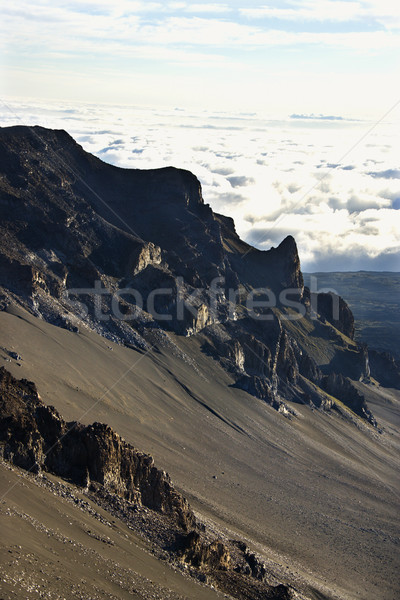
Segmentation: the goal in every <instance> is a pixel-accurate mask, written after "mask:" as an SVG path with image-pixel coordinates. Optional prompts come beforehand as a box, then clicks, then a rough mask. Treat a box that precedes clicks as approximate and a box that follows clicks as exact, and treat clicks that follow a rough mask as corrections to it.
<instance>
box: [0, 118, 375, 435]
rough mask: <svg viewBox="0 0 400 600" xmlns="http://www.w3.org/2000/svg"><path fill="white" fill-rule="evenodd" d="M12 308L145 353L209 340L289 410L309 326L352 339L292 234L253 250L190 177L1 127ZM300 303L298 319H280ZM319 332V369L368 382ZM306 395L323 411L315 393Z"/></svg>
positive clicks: (307, 368) (304, 370) (5, 283)
mask: <svg viewBox="0 0 400 600" xmlns="http://www.w3.org/2000/svg"><path fill="white" fill-rule="evenodd" d="M250 297H251V298H253V300H255V301H256V302H255V304H256V306H257V309H254V306H253V305H251V306H250V304H249V303H248V300H249V298H250ZM287 301H290V302H291V304H288V303H287ZM10 302H15V303H17V304H19V305H21V306H23V307H24V308H25V309H26V310H28V311H30V312H32V313H33V314H35V315H36V316H39V317H41V318H43V319H45V320H47V321H49V322H51V323H53V324H54V325H57V326H61V327H65V328H68V329H70V331H72V332H75V333H77V334H78V333H79V332H80V331H82V330H83V328H90V329H92V330H94V331H95V332H97V333H99V334H101V335H103V336H105V337H107V338H108V339H111V340H113V341H114V342H117V343H121V344H125V345H127V346H129V347H136V348H139V349H145V348H148V347H149V344H148V339H150V340H152V339H153V337H152V335H153V333H154V331H155V330H157V329H163V330H164V332H165V331H170V330H172V331H174V332H175V333H178V334H179V335H185V336H191V335H196V336H201V335H203V336H204V344H203V347H204V349H205V350H206V351H209V352H210V353H211V354H212V355H213V356H214V357H215V358H217V359H218V360H219V361H220V363H221V365H222V366H223V367H224V368H225V369H227V370H229V371H230V372H231V373H233V374H234V377H235V381H236V383H234V385H235V384H236V385H237V386H238V387H241V388H242V389H244V390H246V391H248V392H249V393H250V394H253V395H256V396H258V397H259V398H261V399H263V400H265V401H266V402H268V403H269V404H271V405H272V406H273V407H274V408H277V409H281V408H282V409H285V410H283V412H284V413H285V412H287V411H286V408H287V407H285V405H284V402H283V400H291V401H300V402H303V401H304V394H305V392H304V388H305V387H307V384H306V385H304V381H302V382H301V383H299V382H300V377H303V378H307V379H309V380H310V381H312V382H313V383H315V384H316V385H319V382H320V380H321V373H320V371H319V368H318V366H317V362H318V356H317V352H314V353H313V352H311V354H312V356H313V358H311V356H309V354H308V345H307V344H305V343H302V336H303V333H304V330H305V331H311V329H312V328H311V326H310V323H311V320H312V319H314V318H315V319H317V320H319V323H320V324H321V322H322V323H325V324H326V323H330V324H332V325H333V326H334V327H335V328H336V329H337V330H339V331H340V332H342V333H344V334H345V335H346V336H348V337H350V338H352V337H353V334H354V319H353V316H352V313H351V311H350V309H349V307H348V306H347V304H346V303H345V302H344V300H343V299H342V298H339V297H338V296H333V295H331V294H318V295H312V294H311V295H310V292H309V290H308V289H307V288H304V284H303V276H302V273H301V269H300V261H299V256H298V252H297V246H296V242H295V240H294V239H293V237H291V236H288V237H286V238H285V239H284V240H283V241H282V242H281V243H280V244H279V246H278V247H276V248H271V249H270V250H268V251H261V250H258V249H256V248H253V247H252V246H250V245H249V244H247V243H246V242H243V241H242V240H241V239H240V238H239V236H238V235H237V233H236V230H235V226H234V222H233V220H232V219H231V218H229V217H224V216H222V215H219V214H216V213H214V212H213V211H212V210H211V208H210V207H209V206H208V205H207V204H205V203H204V200H203V197H202V192H201V186H200V182H199V181H198V179H197V178H196V177H195V175H193V174H192V173H190V172H188V171H184V170H182V169H175V168H173V167H167V168H163V169H149V170H143V171H142V170H138V169H120V168H118V167H114V166H112V165H109V164H106V163H104V162H102V161H101V160H99V159H98V158H96V157H94V156H92V155H91V154H89V153H87V152H85V151H84V150H83V148H82V147H81V146H79V144H77V143H76V142H75V141H74V140H73V139H72V138H71V137H70V136H69V135H68V134H67V133H66V132H65V131H62V130H59V131H53V130H49V129H45V128H42V127H22V126H18V127H6V128H0V306H5V305H7V303H10ZM294 306H297V309H294V308H293V307H294ZM296 310H298V311H299V314H300V316H302V315H303V316H302V319H304V320H305V321H307V325H306V326H305V327H302V326H300V327H299V328H297V329H296V325H295V323H294V324H293V325H292V326H291V327H287V326H286V325H285V324H284V319H285V318H286V317H289V319H290V318H291V317H293V312H296ZM291 311H292V312H291ZM313 311H314V312H315V314H314V312H313ZM318 315H319V316H318ZM213 327H214V328H213ZM322 329H323V335H324V336H325V337H326V338H329V340H330V341H331V342H332V346H333V345H334V344H335V345H336V349H335V351H334V352H333V353H328V354H330V355H329V357H327V356H324V361H323V362H321V368H322V365H326V364H328V363H329V372H341V373H343V374H344V375H346V376H350V377H352V378H359V377H368V373H367V366H368V365H367V357H366V356H364V355H362V351H361V350H360V352H359V353H358V354H359V356H358V354H357V353H356V352H353V351H352V352H348V351H347V344H348V340H344V339H343V336H340V335H339V334H338V333H337V332H336V331H335V330H334V329H333V327H325V328H323V326H322ZM322 329H321V327H320V329H319V330H318V331H319V333H318V334H317V335H321V331H322ZM164 332H163V333H164ZM339 338H340V339H339ZM303 342H304V339H303ZM151 343H153V342H151ZM321 346H322V345H321ZM314 347H316V348H317V349H318V340H316V343H315V344H314ZM364 354H365V353H364ZM316 361H317V362H316ZM359 363H360V364H359ZM361 363H362V364H361ZM326 372H328V371H326ZM309 396H310V397H311V398H313V399H314V400H315V403H316V405H317V406H324V405H325V402H324V400H323V397H322V396H321V397H320V398H317V396H318V389H314V391H313V393H312V394H311V395H310V394H309ZM314 400H313V401H312V402H313V403H314ZM288 412H290V411H288ZM358 414H360V416H365V415H364V413H362V412H359V413H358ZM77 430H78V427H77ZM91 433H92V435H93V436H94V437H95V431H93V432H91Z"/></svg>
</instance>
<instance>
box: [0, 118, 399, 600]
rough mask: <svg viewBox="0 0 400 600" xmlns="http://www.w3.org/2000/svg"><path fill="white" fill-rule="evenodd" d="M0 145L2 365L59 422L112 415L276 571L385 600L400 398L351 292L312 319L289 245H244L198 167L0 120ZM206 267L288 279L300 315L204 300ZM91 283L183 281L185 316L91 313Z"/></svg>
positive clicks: (258, 284)
mask: <svg viewBox="0 0 400 600" xmlns="http://www.w3.org/2000/svg"><path fill="white" fill-rule="evenodd" d="M0 145H1V150H2V152H1V161H0V166H1V171H2V179H1V181H0V194H1V195H0V209H1V227H2V237H1V243H0V276H1V279H0V283H1V290H0V291H1V303H2V307H3V311H2V312H0V347H1V351H0V366H1V365H4V366H5V367H6V368H7V369H8V370H9V371H11V372H12V373H13V374H14V376H15V377H17V378H21V377H25V378H27V379H29V380H33V381H34V382H35V383H36V385H37V387H38V390H39V392H40V395H41V397H42V399H43V401H44V402H45V403H49V404H54V405H55V407H56V408H57V409H58V410H59V411H60V413H61V414H62V416H63V417H64V418H65V419H66V420H78V421H81V422H83V423H92V422H93V421H100V422H103V423H107V424H109V425H110V426H112V427H113V429H114V430H116V431H118V432H119V433H120V434H121V435H123V437H124V438H125V439H126V440H127V441H128V442H131V443H132V444H134V445H135V446H136V447H137V448H139V449H140V450H141V451H143V452H148V453H150V454H151V455H152V456H154V458H155V460H156V463H157V465H158V466H159V467H160V468H163V469H165V470H167V471H168V472H169V473H170V475H171V477H172V479H173V481H174V482H175V484H176V486H177V488H178V489H179V490H180V491H181V492H182V493H183V494H184V496H185V497H187V498H188V500H189V501H190V504H191V506H192V507H193V509H194V510H195V512H196V513H197V514H199V515H201V516H202V517H203V518H204V519H205V520H206V521H207V520H208V521H209V522H210V523H211V522H214V523H215V524H216V525H217V526H218V527H219V528H222V529H223V530H224V531H225V532H226V533H227V535H229V536H230V537H235V538H239V539H243V540H245V541H246V542H247V543H248V544H249V545H250V546H251V547H253V548H254V549H256V550H257V551H258V552H259V553H260V554H261V555H262V556H263V558H264V560H265V562H266V564H267V565H268V566H269V567H270V568H271V569H272V570H274V572H275V573H276V575H277V580H278V581H286V582H288V583H289V584H290V583H292V584H293V585H294V587H296V588H297V589H300V588H301V589H302V590H305V591H306V592H307V594H308V597H310V598H320V597H321V596H319V595H318V594H325V595H326V596H327V597H330V598H338V599H343V600H349V599H353V598H360V597H361V598H364V599H366V600H368V599H369V598H371V599H372V598H374V599H379V598H382V600H383V599H385V600H386V599H388V598H393V599H394V598H396V597H397V594H398V590H399V586H398V583H399V582H398V572H399V571H398V566H399V565H398V561H397V554H396V549H397V548H398V542H399V527H398V525H399V522H398V521H399V520H398V510H397V508H398V494H397V491H396V490H398V483H399V472H398V449H399V402H400V398H399V392H398V391H397V390H394V389H389V388H382V387H379V385H378V383H377V382H375V381H374V380H371V379H370V377H369V371H368V351H367V349H366V348H364V347H361V346H359V345H358V344H357V343H356V342H354V340H353V339H352V338H353V335H354V322H353V320H352V315H351V312H350V310H349V309H348V307H347V306H346V304H345V303H344V301H343V300H340V301H339V300H337V302H338V309H339V312H338V314H337V315H336V318H335V315H334V314H333V312H332V310H331V309H332V302H334V301H335V300H334V299H332V298H331V297H326V296H325V295H322V296H321V297H320V298H317V299H316V301H317V305H316V306H317V316H316V317H315V318H312V316H313V315H312V312H311V309H312V301H313V298H312V297H311V296H310V294H309V292H308V291H307V290H306V289H304V287H303V280H302V275H301V271H300V264H299V260H298V256H297V249H296V245H295V242H294V240H293V238H287V239H286V240H284V241H283V242H282V244H281V245H280V246H279V247H278V248H276V249H272V250H271V251H269V252H261V251H258V250H255V249H252V248H251V247H250V246H248V245H247V244H245V243H244V242H242V241H241V240H240V239H239V238H238V236H237V235H236V233H235V230H234V226H233V222H232V221H231V220H230V219H228V218H226V217H222V216H220V215H215V214H214V213H213V212H212V211H211V209H210V208H209V207H208V206H207V205H205V204H204V202H203V199H202V196H201V189H200V184H199V182H198V181H197V179H196V178H195V177H194V176H193V175H192V174H190V173H187V172H185V171H180V170H177V169H172V168H167V169H162V170H159V171H145V172H139V171H128V170H123V169H117V168H115V167H111V166H110V165H106V164H104V163H102V162H101V161H100V160H98V159H96V158H94V157H92V156H90V155H88V154H87V153H85V152H84V151H83V149H82V148H80V147H79V146H78V145H77V144H76V143H75V142H74V141H73V140H72V138H70V136H68V134H66V133H65V132H54V131H51V130H45V129H43V128H23V127H18V128H6V129H3V130H0ZM217 277H220V278H222V279H223V281H224V285H226V288H230V289H239V288H241V289H243V290H244V291H245V293H250V292H251V291H252V290H254V288H262V287H268V288H269V289H270V290H272V291H273V292H274V294H275V295H276V296H277V297H279V295H280V293H281V292H282V290H285V289H287V288H292V289H294V290H296V292H295V295H294V298H295V300H296V301H297V303H300V305H301V306H302V307H303V308H304V317H303V318H302V319H299V320H293V319H287V318H285V317H287V316H289V315H291V314H292V312H291V309H290V308H288V307H285V306H284V305H282V303H281V304H277V306H276V307H274V308H272V309H267V312H266V315H267V316H269V319H268V320H266V321H262V320H261V321H257V320H255V319H253V318H252V317H251V315H250V314H249V312H248V308H247V306H246V305H245V303H243V302H241V301H239V302H238V303H237V304H236V306H235V307H234V309H235V310H234V311H233V312H232V310H231V309H232V306H231V305H230V304H229V302H227V301H226V293H225V294H224V293H223V292H224V291H225V292H226V290H219V291H218V293H217V295H216V302H217V313H216V314H215V313H212V312H210V311H208V309H207V306H208V305H209V301H210V286H211V285H212V282H213V281H214V280H215V278H217ZM181 281H182V282H183V283H182V284H180V282H181ZM96 282H100V284H101V286H102V289H104V290H107V293H108V294H109V296H111V295H112V294H113V293H115V292H117V291H118V290H122V289H125V288H127V287H130V288H135V289H137V290H140V291H141V293H142V295H143V296H146V294H147V295H148V294H149V293H151V290H152V289H154V287H155V286H156V287H157V288H171V289H173V290H175V291H176V290H177V288H179V293H180V294H182V295H183V297H184V298H186V299H188V298H190V297H192V298H194V300H193V304H194V309H195V310H194V311H191V310H189V309H188V308H187V307H186V308H185V311H184V313H183V316H182V318H177V316H176V315H177V307H176V300H173V301H172V302H171V300H170V298H165V297H164V298H161V297H160V298H159V301H160V304H159V305H157V306H156V307H155V308H156V311H153V314H151V311H149V310H146V308H147V309H148V303H147V305H146V306H145V307H144V308H143V309H138V308H137V306H136V305H135V303H134V302H132V300H130V299H129V298H128V299H126V300H124V301H121V303H120V306H119V309H120V310H121V313H122V314H124V315H130V316H132V318H131V319H121V318H119V317H120V315H119V317H118V316H117V317H116V316H115V314H112V311H111V309H110V306H109V305H107V303H106V295H105V294H104V295H103V303H102V305H101V308H102V314H103V315H106V317H107V318H105V319H99V318H96V311H95V308H96V307H95V304H94V300H93V295H91V294H90V293H88V292H86V295H85V294H83V295H82V293H81V295H79V294H78V293H77V292H76V290H80V291H81V292H82V289H86V290H88V289H92V290H93V289H94V286H95V285H96ZM179 286H181V287H179ZM72 290H75V292H73V291H72ZM195 290H198V293H197V295H194V296H193V292H194V291H195ZM74 294H75V296H74ZM71 297H72V298H73V301H71ZM173 297H174V298H175V299H176V297H177V296H176V294H175V295H174V296H173ZM77 300H80V302H81V303H82V302H84V303H85V304H86V307H87V309H88V313H85V312H84V311H82V310H81V309H82V304H78V302H77ZM154 312H156V313H157V314H170V315H171V316H172V319H171V320H170V321H168V322H165V323H164V322H163V321H162V320H157V318H155V317H154Z"/></svg>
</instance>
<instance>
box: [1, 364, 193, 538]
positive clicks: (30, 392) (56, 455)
mask: <svg viewBox="0 0 400 600" xmlns="http://www.w3.org/2000/svg"><path fill="white" fill-rule="evenodd" d="M0 445H1V451H2V455H3V457H4V458H5V459H7V460H10V461H11V462H13V463H14V464H16V465H18V466H20V467H22V468H24V469H28V470H33V471H35V472H37V471H39V470H41V469H43V470H45V471H48V472H50V473H53V474H55V475H59V476H60V477H63V478H64V479H70V480H71V481H73V482H74V483H76V484H78V485H81V486H85V487H89V486H92V487H94V488H96V486H97V485H100V486H102V487H103V488H104V490H106V491H107V492H109V493H111V494H116V495H117V496H120V497H121V498H124V499H126V500H128V501H130V502H134V503H136V504H140V505H143V506H146V507H148V508H151V509H153V510H156V511H159V512H161V513H164V514H168V515H169V516H171V517H173V519H174V520H175V521H176V522H177V524H178V525H179V526H181V527H183V528H184V529H186V530H187V529H190V528H192V527H193V526H194V525H195V517H194V515H193V513H192V511H191V510H190V508H189V505H188V503H187V502H186V500H185V499H184V498H183V496H181V494H179V493H178V492H177V491H176V490H175V489H174V487H173V485H172V483H171V481H170V479H169V477H168V475H167V474H166V473H165V472H163V471H160V470H159V469H157V468H156V467H155V465H154V461H153V459H152V457H151V456H149V455H147V454H142V453H140V452H139V451H138V450H136V449H135V448H134V447H133V446H131V445H130V444H128V443H127V442H125V441H124V440H123V439H122V438H121V437H120V436H119V435H118V434H117V433H115V432H114V431H113V430H112V429H111V427H109V426H108V425H104V424H101V423H94V424H93V425H88V426H84V425H82V424H80V423H66V422H65V421H64V420H63V419H62V418H61V417H60V415H59V414H58V412H57V411H56V410H55V408H53V407H51V406H46V405H44V404H43V403H42V401H41V399H40V397H39V395H38V393H37V390H36V387H35V385H34V384H33V383H32V382H29V381H26V380H21V381H18V380H16V379H15V378H14V377H13V376H12V375H11V374H10V373H9V372H8V371H6V370H5V369H4V368H3V367H1V368H0Z"/></svg>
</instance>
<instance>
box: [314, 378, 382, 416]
mask: <svg viewBox="0 0 400 600" xmlns="http://www.w3.org/2000/svg"><path fill="white" fill-rule="evenodd" d="M321 387H322V388H323V389H324V390H325V391H326V392H328V394H330V395H331V396H334V397H335V398H338V399H339V400H341V401H342V402H343V404H345V405H346V406H347V407H348V408H350V409H351V410H352V411H353V412H354V413H355V414H356V415H358V416H360V417H362V418H364V419H366V420H367V421H368V422H369V423H371V425H373V426H374V427H376V425H377V423H376V421H375V419H374V417H373V416H372V413H371V411H370V410H369V409H368V407H367V403H366V402H365V398H364V396H363V395H362V394H360V392H359V391H358V390H357V389H356V388H355V387H354V385H353V384H352V382H351V381H350V379H348V378H347V377H343V375H341V374H340V373H339V374H336V373H331V374H330V375H327V376H326V377H324V378H323V380H322V384H321Z"/></svg>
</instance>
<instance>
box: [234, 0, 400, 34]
mask: <svg viewBox="0 0 400 600" xmlns="http://www.w3.org/2000/svg"><path fill="white" fill-rule="evenodd" d="M240 12H241V14H242V15H244V16H245V17H247V18H249V19H265V18H267V19H280V20H288V21H297V22H298V21H319V22H323V21H331V22H351V21H357V22H360V21H363V20H365V19H369V20H371V19H372V20H375V21H376V22H377V23H379V24H381V25H383V26H384V27H385V28H387V29H397V28H398V27H399V26H400V12H399V5H398V2H397V0H359V1H352V0H318V2H316V1H315V0H297V1H296V0H292V1H291V2H290V1H289V2H288V6H286V7H285V8H281V7H279V8H277V7H276V6H268V5H265V6H261V7H258V8H242V9H240Z"/></svg>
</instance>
